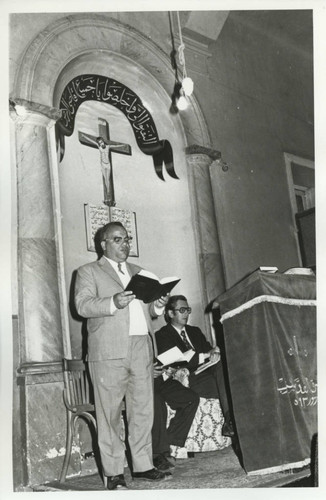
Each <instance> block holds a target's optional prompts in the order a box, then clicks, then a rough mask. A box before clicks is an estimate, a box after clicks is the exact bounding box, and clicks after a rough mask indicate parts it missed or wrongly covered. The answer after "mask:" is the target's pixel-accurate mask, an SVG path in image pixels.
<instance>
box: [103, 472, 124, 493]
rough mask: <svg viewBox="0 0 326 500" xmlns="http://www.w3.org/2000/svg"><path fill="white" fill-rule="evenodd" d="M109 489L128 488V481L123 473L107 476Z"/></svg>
mask: <svg viewBox="0 0 326 500" xmlns="http://www.w3.org/2000/svg"><path fill="white" fill-rule="evenodd" d="M107 489H108V490H127V489H128V488H127V485H126V481H125V478H124V475H123V474H119V475H118V476H108V477H107Z"/></svg>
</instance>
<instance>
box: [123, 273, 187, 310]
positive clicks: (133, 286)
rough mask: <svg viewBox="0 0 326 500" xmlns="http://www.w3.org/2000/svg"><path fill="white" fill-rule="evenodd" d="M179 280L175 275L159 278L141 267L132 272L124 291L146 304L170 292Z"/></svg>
mask: <svg viewBox="0 0 326 500" xmlns="http://www.w3.org/2000/svg"><path fill="white" fill-rule="evenodd" d="M179 281H180V278H177V277H171V278H162V279H159V278H158V277H157V276H155V274H153V273H150V272H149V271H145V270H143V269H142V270H141V271H139V273H137V274H134V276H133V277H132V278H131V280H130V281H129V283H128V285H127V287H126V288H125V291H131V292H132V293H134V294H135V295H136V299H139V300H142V301H143V302H144V303H145V304H148V303H149V302H153V301H154V300H157V299H159V298H160V297H164V296H165V295H167V294H168V293H170V292H171V290H172V288H174V287H175V286H176V284H177V283H179Z"/></svg>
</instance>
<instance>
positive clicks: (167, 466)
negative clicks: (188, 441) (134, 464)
mask: <svg viewBox="0 0 326 500" xmlns="http://www.w3.org/2000/svg"><path fill="white" fill-rule="evenodd" d="M153 464H154V467H155V468H156V469H158V470H159V471H161V472H167V471H169V470H171V469H174V467H175V466H174V464H172V463H171V462H169V460H168V459H167V458H166V457H165V456H164V455H157V457H155V458H154V459H153Z"/></svg>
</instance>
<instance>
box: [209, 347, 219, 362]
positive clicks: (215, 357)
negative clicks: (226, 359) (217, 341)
mask: <svg viewBox="0 0 326 500" xmlns="http://www.w3.org/2000/svg"><path fill="white" fill-rule="evenodd" d="M220 358H221V355H220V350H219V348H218V347H214V349H212V350H211V351H210V353H209V360H210V361H219V360H220Z"/></svg>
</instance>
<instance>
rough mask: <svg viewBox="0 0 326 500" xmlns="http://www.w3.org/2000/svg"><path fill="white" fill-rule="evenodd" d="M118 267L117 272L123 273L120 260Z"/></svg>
mask: <svg viewBox="0 0 326 500" xmlns="http://www.w3.org/2000/svg"><path fill="white" fill-rule="evenodd" d="M118 269H119V273H121V274H124V272H123V270H122V268H121V262H118Z"/></svg>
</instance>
